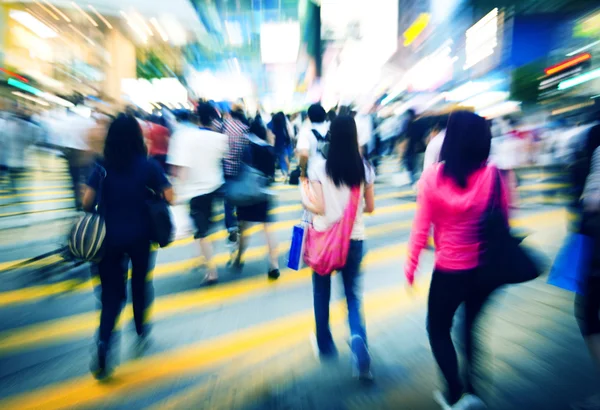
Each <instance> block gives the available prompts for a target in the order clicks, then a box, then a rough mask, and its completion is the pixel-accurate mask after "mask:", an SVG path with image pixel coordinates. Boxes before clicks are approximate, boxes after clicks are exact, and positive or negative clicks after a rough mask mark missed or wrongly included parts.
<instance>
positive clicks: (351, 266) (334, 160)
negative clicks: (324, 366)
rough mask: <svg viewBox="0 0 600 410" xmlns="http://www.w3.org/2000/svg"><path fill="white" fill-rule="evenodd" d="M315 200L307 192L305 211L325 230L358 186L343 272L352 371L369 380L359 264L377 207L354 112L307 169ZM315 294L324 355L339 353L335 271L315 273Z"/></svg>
mask: <svg viewBox="0 0 600 410" xmlns="http://www.w3.org/2000/svg"><path fill="white" fill-rule="evenodd" d="M308 179H309V183H310V190H311V193H312V195H311V196H312V197H313V198H312V199H308V196H307V195H303V202H304V206H305V207H306V209H307V210H308V211H310V212H312V213H313V214H314V217H313V226H314V229H315V230H317V231H326V230H327V229H329V228H330V227H331V226H332V225H333V224H334V223H336V222H338V221H340V219H341V218H343V216H344V213H345V209H346V208H347V207H348V206H349V204H350V201H351V199H352V198H351V189H353V188H359V189H360V191H359V195H360V197H359V200H358V210H357V214H356V218H355V220H354V226H353V228H352V232H351V235H350V249H349V252H348V257H347V260H346V265H345V267H344V268H343V269H342V270H341V272H340V273H341V275H340V276H341V277H342V282H343V284H344V292H345V294H346V302H347V305H348V322H349V325H350V347H351V350H352V356H353V366H354V373H355V375H356V376H357V377H359V378H363V379H370V378H371V377H372V375H371V356H370V354H369V350H368V344H367V334H366V329H365V325H364V318H363V314H362V306H361V293H362V291H361V289H360V284H359V281H360V267H361V263H362V259H363V254H364V248H365V246H364V241H365V239H366V235H365V223H364V218H363V213H364V212H366V213H371V212H373V211H374V210H375V190H374V185H373V183H374V180H375V173H374V172H373V170H372V168H371V167H370V166H369V165H368V164H367V163H366V161H364V159H363V157H362V156H361V154H360V150H359V146H358V133H357V129H356V123H355V122H354V119H353V118H352V117H350V116H338V117H337V118H336V119H335V120H334V122H333V123H332V124H331V146H330V149H329V155H328V156H327V160H326V161H320V162H317V163H316V164H313V165H311V167H310V169H309V172H308ZM313 298H314V310H315V321H316V332H317V333H316V339H317V346H318V349H319V354H320V356H321V357H322V358H325V359H326V358H330V357H336V356H337V348H336V347H335V343H334V341H333V337H332V335H331V330H330V328H329V301H330V298H331V274H330V273H329V274H326V275H320V274H318V273H313Z"/></svg>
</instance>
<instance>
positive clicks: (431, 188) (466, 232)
mask: <svg viewBox="0 0 600 410" xmlns="http://www.w3.org/2000/svg"><path fill="white" fill-rule="evenodd" d="M443 167H444V165H443V164H441V163H440V164H435V165H433V166H431V167H430V168H429V169H426V170H425V171H424V172H423V175H422V176H421V180H420V181H419V188H418V190H419V193H418V198H417V205H418V207H417V213H416V215H415V220H414V222H413V227H412V232H411V235H410V242H409V247H408V261H407V263H406V271H405V274H406V277H407V279H408V281H409V282H410V283H412V281H413V279H414V275H415V271H416V269H417V266H418V264H419V255H420V254H421V251H422V250H423V248H425V246H427V240H428V238H429V232H430V228H431V225H433V238H434V241H435V267H436V268H437V269H440V270H443V271H450V272H451V271H461V270H466V269H472V268H475V267H477V265H478V264H479V257H480V242H481V237H480V229H481V222H482V216H483V212H484V211H485V210H486V209H487V206H488V203H489V200H490V195H491V193H492V189H493V188H494V186H495V177H496V175H497V172H498V170H497V169H496V167H493V166H487V167H484V168H481V169H479V170H477V171H475V172H474V173H473V174H472V175H471V176H470V177H469V179H468V181H467V187H466V188H464V189H463V188H461V187H459V186H458V185H457V184H456V183H455V182H454V180H452V179H450V178H448V177H446V176H445V175H443ZM501 188H502V194H501V205H502V207H503V209H504V210H505V212H506V215H508V199H507V190H506V187H505V185H504V183H503V184H502V185H501Z"/></svg>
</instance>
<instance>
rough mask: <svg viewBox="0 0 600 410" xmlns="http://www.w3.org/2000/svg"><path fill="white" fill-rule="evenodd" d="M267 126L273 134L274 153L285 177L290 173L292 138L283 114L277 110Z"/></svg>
mask: <svg viewBox="0 0 600 410" xmlns="http://www.w3.org/2000/svg"><path fill="white" fill-rule="evenodd" d="M269 126H270V127H269V128H270V129H271V131H272V132H273V134H275V155H276V156H277V160H278V162H279V168H280V169H281V172H282V173H283V176H284V177H285V178H286V179H287V178H288V175H289V173H290V155H291V149H292V139H291V137H290V134H289V131H288V127H287V119H286V117H285V114H284V113H282V112H278V113H277V114H275V115H274V116H273V119H272V120H271V123H270V124H269Z"/></svg>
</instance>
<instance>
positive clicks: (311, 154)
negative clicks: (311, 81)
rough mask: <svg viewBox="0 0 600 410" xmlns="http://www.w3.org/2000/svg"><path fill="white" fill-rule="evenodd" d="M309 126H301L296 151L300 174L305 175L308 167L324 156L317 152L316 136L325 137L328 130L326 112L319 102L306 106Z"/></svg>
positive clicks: (318, 161)
mask: <svg viewBox="0 0 600 410" xmlns="http://www.w3.org/2000/svg"><path fill="white" fill-rule="evenodd" d="M308 118H309V120H310V126H309V127H303V128H302V129H301V130H300V132H299V134H298V142H297V144H296V152H297V154H298V161H299V162H300V170H301V174H302V176H304V177H305V176H306V175H307V172H308V168H310V167H312V166H313V165H314V166H317V165H318V164H319V163H320V162H323V161H325V158H323V157H322V156H321V154H320V153H319V152H318V145H319V141H318V139H317V138H325V137H326V136H327V133H328V132H329V123H328V122H327V113H326V112H325V109H324V108H323V107H322V106H321V105H320V104H313V105H311V106H310V107H309V108H308Z"/></svg>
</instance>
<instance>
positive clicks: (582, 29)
mask: <svg viewBox="0 0 600 410" xmlns="http://www.w3.org/2000/svg"><path fill="white" fill-rule="evenodd" d="M598 35H600V12H598V13H596V14H593V15H592V16H590V17H588V18H586V19H584V20H583V21H581V22H580V23H578V24H576V25H575V29H574V30H573V36H575V37H596V36H598Z"/></svg>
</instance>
